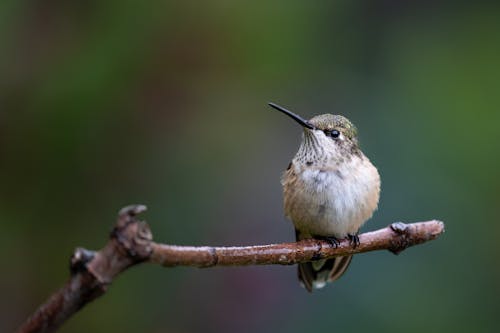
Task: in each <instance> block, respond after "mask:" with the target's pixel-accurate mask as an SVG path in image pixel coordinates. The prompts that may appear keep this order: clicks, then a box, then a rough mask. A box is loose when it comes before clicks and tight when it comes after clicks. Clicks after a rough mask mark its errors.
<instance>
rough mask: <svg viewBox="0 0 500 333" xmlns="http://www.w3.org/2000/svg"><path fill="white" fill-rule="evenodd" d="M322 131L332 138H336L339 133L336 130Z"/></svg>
mask: <svg viewBox="0 0 500 333" xmlns="http://www.w3.org/2000/svg"><path fill="white" fill-rule="evenodd" d="M324 132H325V135H326V136H329V137H332V138H334V139H336V138H338V137H339V135H340V132H339V131H337V130H325V131H324Z"/></svg>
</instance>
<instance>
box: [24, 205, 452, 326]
mask: <svg viewBox="0 0 500 333" xmlns="http://www.w3.org/2000/svg"><path fill="white" fill-rule="evenodd" d="M145 210H146V207H145V206H142V205H135V206H128V207H125V208H123V209H122V210H121V211H120V212H119V214H118V221H117V223H116V225H115V227H114V228H113V230H112V232H111V234H110V238H109V241H108V243H107V244H106V245H105V247H104V248H102V249H101V250H100V251H98V252H93V251H89V250H86V249H83V248H77V249H76V250H75V252H74V253H73V255H72V257H71V261H70V271H71V277H70V279H69V280H68V281H67V282H66V284H65V285H64V286H63V287H62V288H61V289H59V290H58V291H56V292H55V293H54V294H53V295H52V296H51V297H50V298H49V299H48V300H47V301H46V302H45V303H44V304H43V305H41V306H40V307H39V308H38V309H37V310H36V311H35V313H34V314H33V315H32V316H31V317H29V318H28V319H27V320H26V322H25V323H23V324H22V326H21V327H20V328H19V329H18V332H19V333H28V332H54V331H56V330H57V329H58V328H59V326H60V325H61V324H62V323H64V321H66V320H67V319H68V318H69V317H71V316H72V315H73V314H74V313H75V312H77V311H78V310H79V309H81V308H82V307H83V306H84V305H86V304H87V303H89V302H91V301H93V300H94V299H96V298H97V297H99V296H102V295H103V294H104V293H105V292H106V291H107V289H108V286H109V285H110V284H111V282H112V281H113V279H114V278H115V277H116V276H117V275H118V274H120V273H121V272H123V271H125V270H126V269H128V268H129V267H131V266H134V265H136V264H139V263H142V262H150V263H154V264H160V265H163V266H166V267H172V266H194V267H213V266H245V265H273V264H274V265H275V264H278V265H293V264H297V263H301V262H307V261H313V260H319V259H325V258H333V257H336V256H343V255H347V254H356V253H361V252H368V251H375V250H383V249H386V250H389V251H391V252H393V253H395V254H398V253H399V252H401V251H403V250H404V249H406V248H407V247H409V246H413V245H417V244H421V243H424V242H426V241H429V240H433V239H435V238H437V237H438V236H439V235H440V234H441V233H443V232H444V224H443V222H440V221H437V220H432V221H427V222H418V223H412V224H404V223H401V222H397V223H393V224H391V225H390V226H388V227H387V228H383V229H380V230H376V231H372V232H367V233H364V234H361V235H359V240H360V244H359V245H358V246H357V247H355V248H354V247H352V246H351V245H350V244H349V241H348V240H343V241H341V242H340V245H339V246H338V247H334V246H332V245H331V244H330V243H328V242H326V241H322V240H315V239H308V240H302V241H299V242H295V243H282V244H272V245H257V246H241V247H209V246H200V247H194V246H176V245H166V244H159V243H155V242H153V240H152V234H151V231H150V228H149V226H148V225H147V224H146V223H145V222H144V221H140V220H139V219H137V215H138V214H139V213H141V212H143V211H145Z"/></svg>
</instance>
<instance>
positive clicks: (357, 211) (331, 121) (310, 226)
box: [269, 103, 380, 292]
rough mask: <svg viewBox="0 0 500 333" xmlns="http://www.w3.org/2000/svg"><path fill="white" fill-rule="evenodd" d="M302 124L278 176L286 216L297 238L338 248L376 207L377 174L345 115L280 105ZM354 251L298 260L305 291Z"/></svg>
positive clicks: (340, 267)
mask: <svg viewBox="0 0 500 333" xmlns="http://www.w3.org/2000/svg"><path fill="white" fill-rule="evenodd" d="M269 106H271V107H272V108H274V109H276V110H278V111H281V112H283V113H284V114H286V115H288V116H289V117H291V118H292V119H294V120H295V121H296V122H297V123H299V124H300V125H301V126H302V127H303V134H302V141H301V143H300V146H299V149H298V151H297V153H296V154H295V156H294V157H293V159H292V161H291V162H290V164H289V165H288V167H287V168H286V170H285V171H284V173H283V175H282V177H281V184H282V186H283V205H284V212H285V216H286V217H287V218H289V219H290V220H291V221H292V223H293V225H294V227H295V235H296V240H297V241H299V240H303V239H309V238H314V239H322V240H326V241H328V242H329V243H330V244H332V246H335V247H337V246H338V245H339V244H340V240H341V239H349V241H350V244H351V245H352V246H354V247H356V246H358V245H359V237H358V233H359V229H360V228H361V226H362V225H363V224H364V223H365V222H366V221H367V220H369V219H370V218H371V217H372V215H373V212H374V211H375V210H376V209H377V206H378V202H379V197H380V175H379V173H378V170H377V168H376V167H375V166H374V165H373V164H372V163H371V162H370V160H369V159H368V157H366V156H365V155H364V154H363V152H362V151H361V148H360V146H359V143H358V130H357V128H356V127H355V126H354V124H353V123H352V122H351V121H349V119H347V118H346V117H344V116H341V115H333V114H320V115H317V116H315V117H313V118H311V119H309V120H305V119H304V118H302V117H301V116H299V115H297V114H295V113H293V112H291V111H289V110H287V109H285V108H284V107H282V106H279V105H277V104H275V103H269ZM351 260H352V255H347V256H340V257H336V258H332V259H318V260H314V261H311V262H306V263H300V264H299V265H298V277H299V281H300V283H301V284H302V286H303V287H304V288H305V289H306V290H307V291H309V292H312V291H313V290H314V289H320V288H323V287H324V286H325V285H326V284H327V283H329V282H333V281H335V280H337V279H338V278H340V277H341V276H342V275H343V274H344V273H345V271H346V269H347V268H348V266H349V264H350V263H351Z"/></svg>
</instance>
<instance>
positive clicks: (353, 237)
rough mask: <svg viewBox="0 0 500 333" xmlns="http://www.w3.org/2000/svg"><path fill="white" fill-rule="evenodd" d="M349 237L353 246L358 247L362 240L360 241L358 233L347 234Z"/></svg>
mask: <svg viewBox="0 0 500 333" xmlns="http://www.w3.org/2000/svg"><path fill="white" fill-rule="evenodd" d="M347 238H348V239H349V244H351V246H352V247H353V248H356V247H358V246H359V244H360V242H359V236H358V235H357V234H354V235H352V234H347Z"/></svg>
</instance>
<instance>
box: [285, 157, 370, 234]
mask: <svg viewBox="0 0 500 333" xmlns="http://www.w3.org/2000/svg"><path fill="white" fill-rule="evenodd" d="M282 184H283V191H284V206H285V207H284V208H285V215H286V216H287V217H288V218H290V219H291V220H292V222H293V223H294V225H295V228H296V229H297V230H298V231H299V232H300V233H301V235H302V236H303V237H313V236H335V237H337V238H343V237H346V236H347V234H355V233H357V232H358V230H359V228H360V227H361V226H362V225H363V224H364V223H365V222H366V220H368V219H369V218H370V217H371V216H372V214H373V212H374V211H375V209H376V208H377V205H378V200H379V192H380V177H379V174H378V172H377V169H376V168H375V167H374V166H373V165H372V164H371V162H370V161H369V160H368V158H366V157H365V156H364V155H362V156H360V157H354V158H352V159H351V160H350V161H345V162H343V163H340V164H338V165H335V166H334V167H326V166H315V165H310V166H309V165H306V164H302V163H301V162H299V161H296V160H294V161H293V162H292V164H291V166H290V168H289V169H288V170H287V171H286V172H285V174H284V175H283V178H282Z"/></svg>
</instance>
